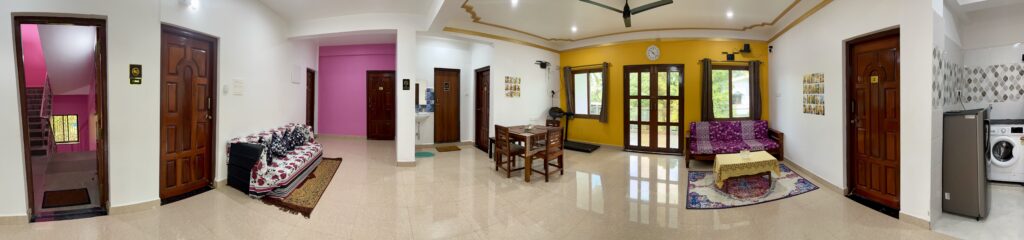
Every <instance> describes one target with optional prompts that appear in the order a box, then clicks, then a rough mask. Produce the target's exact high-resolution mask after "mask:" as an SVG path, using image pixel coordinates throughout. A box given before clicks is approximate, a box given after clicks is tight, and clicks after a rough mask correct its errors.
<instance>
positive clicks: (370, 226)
mask: <svg viewBox="0 0 1024 240" xmlns="http://www.w3.org/2000/svg"><path fill="white" fill-rule="evenodd" d="M321 142H323V143H324V145H325V146H326V155H327V156H332V157H333V156H340V157H344V159H345V160H344V162H343V163H342V166H341V169H340V170H339V172H338V174H337V175H336V176H335V178H334V181H333V182H332V183H331V185H330V187H329V189H328V190H327V192H326V193H325V194H324V196H323V198H322V199H321V200H320V203H319V205H318V206H317V208H316V210H315V211H314V212H313V214H312V217H311V218H310V219H304V218H302V217H300V216H298V215H292V214H288V213H284V212H282V211H279V210H278V209H276V208H274V207H271V206H267V205H264V204H262V203H260V202H259V201H256V200H252V199H249V198H247V197H245V196H244V195H243V194H241V193H240V192H238V191H235V190H234V189H231V188H220V189H216V190H214V191H209V192H207V193H204V194H201V195H198V196H195V197H192V198H189V199H185V200H182V201H180V202H177V203H173V204H169V205H165V206H161V207H158V208H155V209H152V210H147V211H142V212H136V213H130V214H121V215H114V216H106V217H97V218H89V219H80V220H71V221H60V222H45V223H34V224H23V225H14V226H0V238H4V239H710V238H714V239H754V238H756V239H942V238H945V237H944V236H942V235H939V234H937V233H934V232H930V231H928V230H925V229H921V228H918V227H916V226H912V225H909V224H906V223H902V222H900V221H898V220H896V219H892V218H889V217H887V216H884V215H882V214H879V213H876V212H873V211H871V210H869V209H867V208H865V207H862V206H860V205H857V204H856V203H853V202H852V201H849V200H847V199H845V198H843V197H842V196H841V195H839V194H837V193H834V192H831V191H829V190H826V189H820V190H817V191H813V192H810V193H807V194H804V195H800V196H796V197H793V198H789V199H784V200H781V201H775V202H770V203H765V204H761V205H756V206H750V207H741V208H734V209H726V210H687V209H686V208H685V206H684V205H682V204H681V203H682V201H681V200H682V199H680V198H681V197H682V195H685V191H686V190H685V179H686V178H685V176H686V169H685V168H682V167H681V166H682V164H681V162H680V161H681V159H679V158H678V157H668V156H657V155H645V154H632V153H625V152H621V151H617V150H614V149H602V150H600V151H598V152H595V153H594V154H589V155H587V154H581V153H575V152H567V156H566V157H567V164H568V165H569V168H568V169H567V170H566V171H565V175H564V176H560V177H555V178H553V179H552V180H551V182H547V183H545V182H544V181H543V179H542V178H539V179H536V181H534V182H532V183H525V182H523V179H522V177H521V175H522V174H518V175H517V176H514V177H513V178H511V179H507V178H505V177H504V176H503V175H500V174H498V173H497V172H495V171H494V165H492V163H491V161H490V160H489V159H488V158H487V156H486V154H485V153H483V152H481V151H479V150H476V149H474V148H469V147H463V150H462V151H458V152H446V153H438V154H437V155H436V157H435V158H426V159H419V160H418V164H417V166H416V167H411V168H400V167H395V160H394V153H393V152H394V151H393V146H392V143H391V142H376V141H369V142H368V141H365V140H355V139H344V138H325V139H321ZM696 167H697V168H701V167H702V168H707V165H698V166H696ZM677 174H678V175H679V176H673V175H677ZM672 179H676V180H682V181H683V182H679V181H673V180H672ZM659 189H661V190H659Z"/></svg>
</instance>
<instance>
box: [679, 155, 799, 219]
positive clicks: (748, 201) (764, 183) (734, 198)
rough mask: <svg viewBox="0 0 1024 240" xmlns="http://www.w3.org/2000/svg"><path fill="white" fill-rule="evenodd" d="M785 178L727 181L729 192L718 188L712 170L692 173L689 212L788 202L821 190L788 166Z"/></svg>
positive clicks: (784, 171) (735, 179)
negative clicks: (801, 195)
mask: <svg viewBox="0 0 1024 240" xmlns="http://www.w3.org/2000/svg"><path fill="white" fill-rule="evenodd" d="M779 169H780V170H781V171H782V172H781V176H778V177H776V178H774V183H772V182H771V181H770V180H768V178H765V177H763V176H746V177H740V178H731V179H729V180H726V181H725V185H726V186H725V187H724V188H725V189H727V191H728V192H723V191H722V190H720V189H718V188H717V187H715V174H714V173H712V172H711V171H690V174H689V183H688V184H687V188H686V208H687V209H723V208H733V207H742V206H749V205H755V204H760V203H766V202H771V201H775V200H779V199H784V198H788V197H792V196H796V195H800V194H804V193H807V192H810V191H814V190H816V189H818V186H817V185H814V183H811V181H809V180H807V179H806V178H804V177H801V176H800V174H797V173H796V172H793V170H790V169H789V168H788V167H786V165H785V164H779Z"/></svg>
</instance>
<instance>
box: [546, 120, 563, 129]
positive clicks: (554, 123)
mask: <svg viewBox="0 0 1024 240" xmlns="http://www.w3.org/2000/svg"><path fill="white" fill-rule="evenodd" d="M545 125H546V126H548V127H561V126H560V125H562V121H558V120H553V119H548V121H547V122H545Z"/></svg>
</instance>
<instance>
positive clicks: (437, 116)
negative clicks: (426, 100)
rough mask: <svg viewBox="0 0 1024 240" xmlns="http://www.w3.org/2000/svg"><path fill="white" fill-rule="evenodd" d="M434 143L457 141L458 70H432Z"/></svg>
mask: <svg viewBox="0 0 1024 240" xmlns="http://www.w3.org/2000/svg"><path fill="white" fill-rule="evenodd" d="M434 99H435V100H436V101H435V102H434V143H450V142H458V141H459V126H460V125H461V123H460V122H459V70H458V69H443V68H435V69H434Z"/></svg>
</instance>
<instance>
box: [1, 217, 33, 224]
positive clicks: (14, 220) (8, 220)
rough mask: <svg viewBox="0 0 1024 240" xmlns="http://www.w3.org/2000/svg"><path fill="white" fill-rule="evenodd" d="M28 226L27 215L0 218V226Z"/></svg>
mask: <svg viewBox="0 0 1024 240" xmlns="http://www.w3.org/2000/svg"><path fill="white" fill-rule="evenodd" d="M18 224H28V215H21V216H3V217H0V225H18Z"/></svg>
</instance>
